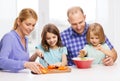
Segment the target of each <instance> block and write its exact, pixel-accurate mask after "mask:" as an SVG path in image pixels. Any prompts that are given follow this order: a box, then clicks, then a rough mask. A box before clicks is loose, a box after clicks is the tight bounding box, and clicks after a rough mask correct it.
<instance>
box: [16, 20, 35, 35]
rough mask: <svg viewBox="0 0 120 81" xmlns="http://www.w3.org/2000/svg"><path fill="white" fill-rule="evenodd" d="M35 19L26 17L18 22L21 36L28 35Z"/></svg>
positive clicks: (32, 28)
mask: <svg viewBox="0 0 120 81" xmlns="http://www.w3.org/2000/svg"><path fill="white" fill-rule="evenodd" d="M35 24H36V20H35V19H33V18H28V19H26V20H24V21H23V22H20V21H19V22H18V26H19V30H20V32H21V34H22V35H23V36H25V35H29V34H30V33H31V32H32V31H33V30H34V27H35Z"/></svg>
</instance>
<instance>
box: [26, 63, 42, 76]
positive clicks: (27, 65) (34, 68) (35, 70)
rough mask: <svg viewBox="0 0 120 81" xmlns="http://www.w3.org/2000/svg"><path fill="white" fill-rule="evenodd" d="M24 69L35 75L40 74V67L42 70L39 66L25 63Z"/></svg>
mask: <svg viewBox="0 0 120 81" xmlns="http://www.w3.org/2000/svg"><path fill="white" fill-rule="evenodd" d="M24 67H25V68H27V69H30V70H31V71H32V72H34V73H37V74H40V73H41V70H40V67H42V68H44V67H43V66H42V65H41V64H39V63H36V62H25V63H24Z"/></svg>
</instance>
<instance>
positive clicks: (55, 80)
mask: <svg viewBox="0 0 120 81" xmlns="http://www.w3.org/2000/svg"><path fill="white" fill-rule="evenodd" d="M71 69H72V70H71V72H68V73H52V74H40V75H35V74H31V72H30V70H28V69H25V70H22V71H20V72H19V73H10V72H3V71H0V81H120V63H115V64H114V65H113V66H104V65H92V67H91V68H89V69H78V68H77V67H76V66H72V67H71Z"/></svg>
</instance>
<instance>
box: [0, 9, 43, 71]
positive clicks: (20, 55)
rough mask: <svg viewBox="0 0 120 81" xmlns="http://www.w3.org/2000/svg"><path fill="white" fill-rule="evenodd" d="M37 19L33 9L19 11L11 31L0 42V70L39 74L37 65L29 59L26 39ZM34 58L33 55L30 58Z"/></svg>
mask: <svg viewBox="0 0 120 81" xmlns="http://www.w3.org/2000/svg"><path fill="white" fill-rule="evenodd" d="M37 19H38V17H37V14H36V12H35V11H34V10H33V9H30V8H25V9H23V10H21V12H20V13H19V16H18V17H17V18H16V20H15V23H14V27H13V30H12V31H10V32H9V33H7V34H5V35H4V36H3V38H2V39H1V42H0V69H2V70H8V71H12V72H18V71H19V70H22V69H25V68H27V69H30V70H31V71H33V72H34V73H41V71H40V69H39V68H40V67H42V66H41V65H40V64H39V63H36V62H33V60H32V58H29V52H28V39H27V37H26V36H27V35H29V34H30V33H31V32H32V31H33V29H34V27H35V24H36V21H37ZM34 56H36V55H35V54H34V55H33V56H32V57H34Z"/></svg>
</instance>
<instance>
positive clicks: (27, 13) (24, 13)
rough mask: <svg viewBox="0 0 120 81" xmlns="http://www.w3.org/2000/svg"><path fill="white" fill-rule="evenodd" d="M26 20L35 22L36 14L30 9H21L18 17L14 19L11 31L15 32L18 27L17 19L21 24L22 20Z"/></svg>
mask: <svg viewBox="0 0 120 81" xmlns="http://www.w3.org/2000/svg"><path fill="white" fill-rule="evenodd" d="M28 18H34V19H35V20H36V21H37V20H38V16H37V14H36V12H35V11H34V10H33V9H31V8H24V9H22V10H21V12H20V13H19V16H18V17H17V18H16V20H15V22H14V27H13V30H16V29H17V27H18V24H17V20H18V19H19V20H20V21H21V22H23V21H24V20H26V19H28Z"/></svg>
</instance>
